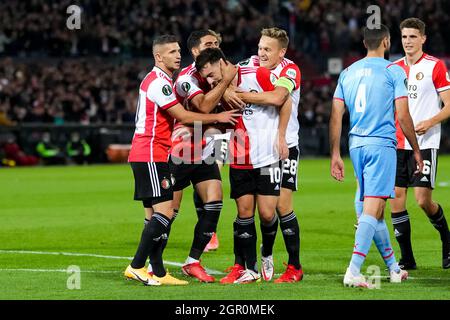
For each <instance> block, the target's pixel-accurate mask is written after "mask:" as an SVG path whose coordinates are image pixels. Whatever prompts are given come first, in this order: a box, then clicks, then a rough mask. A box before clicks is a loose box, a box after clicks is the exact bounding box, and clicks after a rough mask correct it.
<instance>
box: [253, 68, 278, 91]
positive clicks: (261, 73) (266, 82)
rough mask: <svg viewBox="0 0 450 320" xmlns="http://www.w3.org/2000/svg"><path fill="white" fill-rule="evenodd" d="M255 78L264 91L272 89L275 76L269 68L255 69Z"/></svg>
mask: <svg viewBox="0 0 450 320" xmlns="http://www.w3.org/2000/svg"><path fill="white" fill-rule="evenodd" d="M256 80H257V81H258V83H259V85H260V86H261V88H262V89H263V90H264V91H272V90H273V89H274V85H273V83H274V82H275V80H276V76H275V75H274V74H272V73H271V72H270V70H269V69H267V68H263V67H259V68H258V69H256Z"/></svg>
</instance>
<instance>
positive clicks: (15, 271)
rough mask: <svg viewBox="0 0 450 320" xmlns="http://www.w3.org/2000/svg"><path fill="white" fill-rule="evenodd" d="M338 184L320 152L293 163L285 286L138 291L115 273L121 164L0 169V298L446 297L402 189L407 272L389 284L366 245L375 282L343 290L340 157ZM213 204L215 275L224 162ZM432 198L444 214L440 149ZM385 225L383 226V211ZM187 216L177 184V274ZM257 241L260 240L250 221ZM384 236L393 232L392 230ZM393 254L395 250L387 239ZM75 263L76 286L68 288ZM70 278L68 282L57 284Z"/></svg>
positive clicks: (124, 206) (445, 172)
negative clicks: (293, 261)
mask: <svg viewBox="0 0 450 320" xmlns="http://www.w3.org/2000/svg"><path fill="white" fill-rule="evenodd" d="M346 175H347V176H346V178H345V182H343V183H338V182H336V181H334V180H333V179H332V178H331V177H330V175H329V161H328V159H304V160H302V161H301V162H300V167H299V187H300V189H299V191H298V192H297V193H296V194H295V212H296V213H297V216H298V218H299V221H300V228H301V262H302V265H303V268H304V272H305V276H304V279H303V281H301V282H299V283H294V284H274V283H273V282H269V283H268V282H260V283H252V284H247V285H220V284H218V283H214V284H202V283H199V282H197V281H196V280H192V279H190V284H189V285H188V286H183V287H173V286H172V287H171V286H161V287H145V286H143V285H142V284H139V283H137V282H134V281H126V280H125V279H124V278H123V271H124V269H125V267H126V266H127V265H128V264H129V262H130V259H131V257H132V256H133V255H134V253H135V250H136V246H137V243H138V240H139V238H140V234H141V231H142V227H143V209H142V205H141V204H140V203H139V202H136V201H133V200H132V195H133V177H132V171H131V169H130V167H129V166H128V165H93V166H80V167H74V166H73V167H40V168H14V169H0V219H1V220H0V221H1V222H0V288H1V289H0V299H106V300H111V299H149V300H153V299H158V300H160V299H163V300H164V299H180V300H190V299H212V300H221V299H232V300H266V299H267V300H272V299H281V300H297V299H333V300H334V299H370V300H373V299H420V300H424V299H450V290H449V288H450V270H443V269H442V268H441V243H440V240H439V235H438V233H437V231H435V230H434V228H433V226H432V225H431V224H430V223H429V222H428V220H427V218H426V217H425V215H424V214H423V213H422V212H421V210H420V209H419V208H418V206H417V205H416V204H415V202H414V199H413V194H412V192H410V197H409V199H408V209H409V213H410V217H411V225H412V233H413V235H412V237H413V248H414V250H415V255H416V260H417V265H418V270H414V271H411V272H410V277H411V278H410V279H409V280H408V281H406V282H404V283H402V284H390V283H389V282H388V281H387V278H386V276H387V272H386V271H385V267H384V263H383V261H382V260H381V258H380V256H379V254H378V251H377V250H376V247H375V246H374V245H372V248H371V250H370V252H369V255H368V259H367V260H366V263H365V265H364V266H363V272H364V273H366V268H367V267H368V266H369V265H377V266H379V267H380V270H381V279H380V280H381V282H380V286H381V288H380V289H379V290H361V289H352V288H344V287H343V285H342V278H343V274H344V273H345V269H346V267H347V265H348V262H349V259H350V256H351V252H352V247H353V240H354V227H353V224H354V223H355V213H354V209H353V197H354V189H355V181H354V178H353V174H352V167H351V164H350V162H349V161H348V160H346ZM222 176H223V185H224V208H223V211H222V215H221V218H220V221H219V226H218V235H219V240H220V247H219V250H217V251H215V252H209V253H205V254H203V256H202V263H203V264H204V266H205V267H207V268H208V269H210V270H212V272H213V274H214V276H216V278H217V279H219V278H220V277H222V276H223V275H224V270H225V269H226V268H227V267H229V266H231V265H233V261H234V257H233V248H232V222H233V220H234V219H235V216H236V208H235V205H234V202H233V201H232V200H231V199H230V198H229V182H228V168H227V167H225V168H224V170H223V175H222ZM437 184H438V185H437V188H436V190H435V192H434V198H435V199H436V200H437V201H439V202H440V203H441V205H442V206H443V208H444V210H445V212H446V214H447V219H449V218H450V197H449V195H450V157H448V156H441V157H440V158H439V168H438V179H437ZM387 212H388V214H387V223H388V226H389V230H390V232H391V235H392V225H391V219H390V214H389V209H387ZM196 219H197V216H196V214H195V210H194V206H193V203H192V188H191V187H190V188H188V189H187V190H185V196H184V199H183V203H182V207H181V210H180V214H179V215H178V217H177V219H176V221H175V223H174V225H173V227H172V232H171V235H170V239H169V243H168V246H167V249H166V250H165V254H164V260H165V261H166V262H167V263H166V268H168V269H169V271H170V272H171V273H172V274H174V275H176V276H178V277H180V278H183V279H186V277H184V276H183V275H182V274H181V271H180V267H179V265H180V264H181V263H183V262H184V260H185V259H186V255H187V254H188V252H189V248H190V245H191V241H192V234H193V229H194V225H195V221H196ZM257 229H258V237H259V238H258V248H259V243H260V236H259V222H257ZM391 238H392V237H391ZM392 240H393V245H394V250H395V252H396V257H397V258H399V249H398V245H397V243H396V241H395V240H394V239H393V238H392ZM274 259H275V270H276V271H275V272H276V273H277V274H280V273H281V272H283V271H284V268H285V267H284V265H283V262H284V261H287V255H286V253H285V249H284V243H283V239H282V235H281V232H280V231H279V232H278V235H277V239H276V243H275V248H274ZM69 266H76V267H78V268H79V269H80V271H81V273H80V274H79V279H80V282H79V285H80V289H72V290H71V289H69V288H68V287H70V284H71V283H72V284H73V283H74V282H73V280H74V279H76V274H75V275H74V274H73V273H68V272H67V270H68V268H69ZM68 283H69V286H68Z"/></svg>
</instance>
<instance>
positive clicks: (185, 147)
mask: <svg viewBox="0 0 450 320" xmlns="http://www.w3.org/2000/svg"><path fill="white" fill-rule="evenodd" d="M174 89H175V95H176V97H177V99H178V101H179V102H180V103H181V104H182V105H183V106H184V107H185V108H186V110H189V111H195V110H193V107H192V106H191V104H190V101H191V99H192V98H194V97H195V96H196V95H198V94H206V93H207V92H208V91H210V90H211V87H210V85H209V84H208V82H207V81H206V79H203V78H202V77H201V76H200V74H199V73H198V72H197V69H196V68H195V63H192V64H191V65H189V66H187V67H186V68H183V70H181V72H180V74H179V75H178V78H177V80H176V81H175V86H174ZM198 131H199V132H196V135H199V136H198V137H197V136H195V135H194V127H192V126H185V125H183V124H181V123H179V122H177V123H175V128H174V131H173V134H172V149H171V151H170V154H171V155H172V157H176V158H178V159H181V160H183V162H185V163H196V162H198V161H201V160H204V159H206V158H207V157H208V156H209V155H210V154H211V153H212V151H213V148H214V144H213V141H212V140H213V139H212V137H210V136H209V137H206V138H205V137H203V136H204V135H203V133H204V128H203V127H202V130H201V131H200V130H198ZM185 151H188V154H186V152H185Z"/></svg>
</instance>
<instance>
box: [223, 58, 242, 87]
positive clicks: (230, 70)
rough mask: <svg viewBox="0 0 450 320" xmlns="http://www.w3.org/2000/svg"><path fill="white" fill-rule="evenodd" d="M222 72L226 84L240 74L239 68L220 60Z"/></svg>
mask: <svg viewBox="0 0 450 320" xmlns="http://www.w3.org/2000/svg"><path fill="white" fill-rule="evenodd" d="M219 63H220V71H221V72H222V80H223V81H225V82H231V81H232V80H233V79H234V77H236V74H237V72H238V68H237V67H236V66H235V65H234V64H232V63H229V62H227V61H224V60H223V59H220V62H219Z"/></svg>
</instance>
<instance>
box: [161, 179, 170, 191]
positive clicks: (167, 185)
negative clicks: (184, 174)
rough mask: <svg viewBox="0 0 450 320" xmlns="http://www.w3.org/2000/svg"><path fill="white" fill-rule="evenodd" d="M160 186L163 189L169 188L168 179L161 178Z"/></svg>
mask: <svg viewBox="0 0 450 320" xmlns="http://www.w3.org/2000/svg"><path fill="white" fill-rule="evenodd" d="M161 187H162V188H163V189H165V190H167V189H169V188H170V180H169V179H167V178H166V177H164V179H162V181H161Z"/></svg>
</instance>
